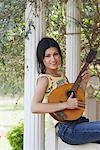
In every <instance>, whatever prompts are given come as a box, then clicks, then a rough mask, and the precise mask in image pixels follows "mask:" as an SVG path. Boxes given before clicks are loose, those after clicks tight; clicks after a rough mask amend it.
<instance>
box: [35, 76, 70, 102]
mask: <svg viewBox="0 0 100 150" xmlns="http://www.w3.org/2000/svg"><path fill="white" fill-rule="evenodd" d="M40 77H47V78H48V81H49V84H48V87H47V90H46V92H45V96H44V99H43V103H48V96H49V95H50V93H51V92H52V91H53V90H54V89H55V88H57V87H59V86H60V85H63V84H65V83H66V84H67V83H69V82H68V79H67V77H66V76H65V75H63V74H61V76H59V77H54V76H52V75H49V74H40V75H39V76H38V78H37V80H38V79H39V78H40Z"/></svg>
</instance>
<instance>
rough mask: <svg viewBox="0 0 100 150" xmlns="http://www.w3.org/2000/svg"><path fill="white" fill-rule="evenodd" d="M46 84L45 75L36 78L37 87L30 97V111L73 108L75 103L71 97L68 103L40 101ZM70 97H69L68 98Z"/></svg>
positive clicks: (44, 111) (51, 111) (48, 111)
mask: <svg viewBox="0 0 100 150" xmlns="http://www.w3.org/2000/svg"><path fill="white" fill-rule="evenodd" d="M47 86H48V79H47V78H46V77H41V78H39V79H38V83H37V87H36V91H35V94H34V96H33V98H32V105H31V106H32V107H31V110H32V113H53V112H56V111H60V110H64V109H67V108H68V109H73V108H75V107H76V106H77V103H76V101H75V99H74V98H72V99H71V100H70V101H71V102H70V103H69V101H67V102H63V103H55V104H54V103H42V101H43V98H44V95H45V91H46V89H47ZM69 99H70V98H69Z"/></svg>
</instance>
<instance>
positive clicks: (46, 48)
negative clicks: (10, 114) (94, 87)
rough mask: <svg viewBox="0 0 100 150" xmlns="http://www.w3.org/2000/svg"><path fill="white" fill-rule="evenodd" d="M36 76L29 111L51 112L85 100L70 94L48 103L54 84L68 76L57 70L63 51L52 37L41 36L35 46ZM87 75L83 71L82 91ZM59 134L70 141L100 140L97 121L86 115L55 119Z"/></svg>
mask: <svg viewBox="0 0 100 150" xmlns="http://www.w3.org/2000/svg"><path fill="white" fill-rule="evenodd" d="M37 60H38V66H39V73H40V74H39V76H38V79H37V84H36V91H35V94H34V96H33V99H32V113H54V112H56V111H62V110H64V109H71V110H73V109H75V108H78V107H83V108H84V106H85V104H84V102H82V101H79V100H77V98H73V94H71V95H70V97H69V98H68V100H67V101H65V102H61V103H60V102H59V103H48V96H49V95H50V93H51V92H52V91H53V90H54V89H55V88H57V87H59V86H60V85H63V84H65V83H66V84H67V83H68V79H67V78H66V77H65V76H64V75H63V74H62V73H61V72H60V71H59V68H60V67H61V65H62V54H61V50H60V47H59V45H58V43H57V42H56V41H55V40H54V39H53V38H48V37H44V38H42V39H41V40H40V42H39V43H38V46H37ZM88 80H89V76H88V73H87V71H85V72H84V73H83V74H82V82H81V88H82V89H83V90H84V91H85V89H86V86H87V83H88ZM56 127H57V128H58V136H59V137H60V138H61V139H62V140H63V141H64V142H65V143H69V144H73V145H78V144H84V143H90V142H96V143H100V121H95V122H90V121H89V119H86V118H85V117H80V118H79V119H77V120H74V121H66V122H64V123H63V122H58V123H57V124H56Z"/></svg>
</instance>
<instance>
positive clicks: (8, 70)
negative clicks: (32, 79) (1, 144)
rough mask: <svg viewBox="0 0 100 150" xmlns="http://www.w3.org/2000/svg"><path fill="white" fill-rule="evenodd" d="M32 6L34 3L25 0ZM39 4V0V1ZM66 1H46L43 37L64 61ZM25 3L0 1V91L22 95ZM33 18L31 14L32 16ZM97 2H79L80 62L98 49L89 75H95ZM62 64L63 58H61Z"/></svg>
mask: <svg viewBox="0 0 100 150" xmlns="http://www.w3.org/2000/svg"><path fill="white" fill-rule="evenodd" d="M29 1H30V2H31V3H35V4H36V1H37V0H29ZM41 1H42V0H41ZM66 3H67V0H52V1H48V3H46V4H47V6H46V13H45V14H46V18H45V19H46V34H47V36H51V37H53V38H55V39H56V40H57V41H58V42H59V43H60V47H61V49H62V51H63V56H64V58H65V49H66V47H65V45H66V42H65V41H66V40H65V38H66ZM25 7H26V0H5V1H4V0H1V1H0V70H1V71H0V83H1V84H0V92H1V93H2V92H4V93H5V94H6V93H12V94H21V93H23V78H24V39H25ZM33 15H34V14H33ZM99 16H100V14H99V1H98V0H87V1H86V0H81V21H80V22H78V23H79V24H80V25H81V60H83V58H84V55H85V54H86V53H88V51H89V49H90V48H91V47H92V48H94V47H95V48H96V49H97V50H98V55H97V59H96V60H95V61H94V64H93V65H92V66H91V74H92V75H97V76H99V74H100V73H99V69H98V67H99V63H100V61H99V59H100V58H99V52H100V50H99V41H100V40H99V29H100V22H99ZM64 63H65V59H64Z"/></svg>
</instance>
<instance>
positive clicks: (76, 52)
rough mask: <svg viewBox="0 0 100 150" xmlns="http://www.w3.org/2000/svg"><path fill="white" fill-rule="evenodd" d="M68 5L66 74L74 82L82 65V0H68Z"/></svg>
mask: <svg viewBox="0 0 100 150" xmlns="http://www.w3.org/2000/svg"><path fill="white" fill-rule="evenodd" d="M66 7H67V8H66V20H67V26H66V75H67V77H68V79H69V81H70V82H74V81H75V79H76V77H77V75H78V72H79V67H80V61H79V60H80V59H79V57H80V25H79V23H78V21H80V0H68V2H67V5H66Z"/></svg>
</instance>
